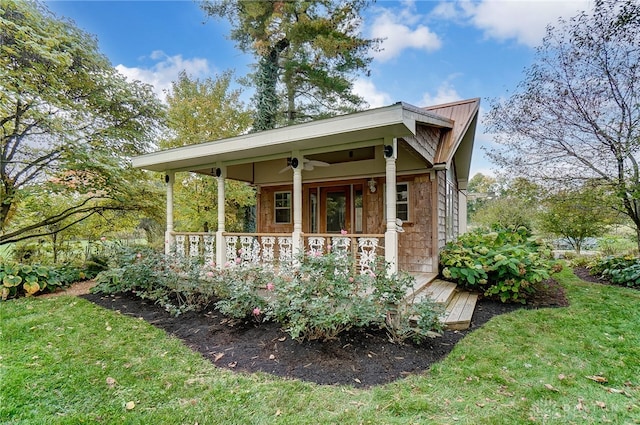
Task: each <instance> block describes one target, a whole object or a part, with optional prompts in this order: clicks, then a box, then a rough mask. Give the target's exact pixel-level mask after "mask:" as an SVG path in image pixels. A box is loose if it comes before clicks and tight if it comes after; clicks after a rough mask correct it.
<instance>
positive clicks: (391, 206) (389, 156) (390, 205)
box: [384, 139, 398, 274]
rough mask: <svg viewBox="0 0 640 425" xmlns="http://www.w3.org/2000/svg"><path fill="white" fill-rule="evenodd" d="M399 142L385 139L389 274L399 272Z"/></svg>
mask: <svg viewBox="0 0 640 425" xmlns="http://www.w3.org/2000/svg"><path fill="white" fill-rule="evenodd" d="M396 148H397V143H396V139H393V142H392V143H388V142H387V141H386V140H385V146H384V156H385V158H386V159H385V161H386V167H385V177H386V193H385V196H386V217H387V230H386V232H385V233H384V260H385V262H386V263H388V264H389V270H388V272H389V274H394V273H397V272H398V229H397V227H396V216H397V214H396V158H397V152H396Z"/></svg>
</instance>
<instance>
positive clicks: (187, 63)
mask: <svg viewBox="0 0 640 425" xmlns="http://www.w3.org/2000/svg"><path fill="white" fill-rule="evenodd" d="M149 58H150V59H151V60H153V61H156V63H155V64H154V65H153V66H151V67H150V68H137V67H133V68H129V67H127V66H125V65H122V64H120V65H117V66H116V69H117V70H118V72H120V73H121V74H122V75H124V76H125V77H127V78H128V79H131V80H139V81H142V82H143V83H147V84H151V85H152V86H153V91H154V92H155V93H156V95H157V96H158V97H159V98H160V99H162V100H163V101H164V100H165V99H166V93H165V91H168V90H170V89H171V82H172V81H175V80H177V79H178V74H179V73H180V72H181V71H186V73H187V74H189V75H190V76H192V77H195V78H199V77H203V76H207V75H209V74H211V69H210V67H209V63H208V62H207V60H206V59H202V58H192V59H183V58H182V55H175V56H168V55H167V54H165V53H164V52H162V51H160V50H155V51H153V52H152V53H151V55H150V56H149Z"/></svg>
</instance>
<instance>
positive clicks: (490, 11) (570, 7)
mask: <svg viewBox="0 0 640 425" xmlns="http://www.w3.org/2000/svg"><path fill="white" fill-rule="evenodd" d="M590 4H592V1H590V0H563V1H549V0H525V1H515V0H482V1H481V2H479V3H472V2H469V1H465V2H461V3H458V4H457V5H458V6H459V7H460V8H459V9H458V11H459V13H460V14H462V15H464V16H466V17H467V18H468V19H469V20H470V22H471V23H472V24H473V25H474V26H475V27H477V28H479V29H481V30H483V31H484V34H485V36H486V37H489V38H494V39H497V40H507V39H515V40H516V41H517V42H518V43H521V44H524V45H526V46H530V47H534V46H537V45H539V44H540V42H541V41H542V38H543V37H544V35H545V32H546V27H547V25H549V24H554V23H556V22H557V20H558V18H559V17H564V18H569V17H572V16H575V15H576V14H577V13H578V11H580V10H585V9H588V8H589V6H590ZM434 12H437V13H439V16H441V17H443V18H446V17H452V16H454V14H453V13H452V11H451V6H441V7H439V8H436V9H435V10H434Z"/></svg>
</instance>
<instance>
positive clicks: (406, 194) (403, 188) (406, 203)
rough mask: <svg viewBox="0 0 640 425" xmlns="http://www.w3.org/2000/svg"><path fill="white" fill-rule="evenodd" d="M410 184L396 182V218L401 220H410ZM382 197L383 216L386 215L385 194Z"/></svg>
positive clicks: (384, 189) (384, 190)
mask: <svg viewBox="0 0 640 425" xmlns="http://www.w3.org/2000/svg"><path fill="white" fill-rule="evenodd" d="M410 188H411V185H410V183H409V182H403V183H396V218H399V219H400V220H402V221H403V222H408V221H410V218H411V213H410V211H411V195H410V194H411V190H410ZM386 191H387V185H386V184H385V185H384V188H383V194H386ZM383 198H384V217H385V218H386V217H387V196H386V195H383Z"/></svg>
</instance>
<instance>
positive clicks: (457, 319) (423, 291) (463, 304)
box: [406, 273, 478, 330]
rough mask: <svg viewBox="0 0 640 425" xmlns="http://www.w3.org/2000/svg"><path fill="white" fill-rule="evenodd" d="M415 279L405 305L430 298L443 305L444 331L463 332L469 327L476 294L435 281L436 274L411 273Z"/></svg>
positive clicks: (476, 297) (445, 282)
mask: <svg viewBox="0 0 640 425" xmlns="http://www.w3.org/2000/svg"><path fill="white" fill-rule="evenodd" d="M412 276H413V277H414V278H415V279H416V283H415V285H414V287H413V291H412V292H411V293H410V294H408V296H407V298H406V302H407V303H416V302H419V301H421V300H423V299H425V298H431V299H432V300H434V301H435V302H437V303H441V304H444V305H445V314H444V317H443V323H444V327H445V329H451V330H463V329H468V328H469V326H470V325H471V318H472V317H473V312H474V310H475V308H476V302H477V301H478V294H475V293H471V292H466V291H462V290H459V289H457V285H456V284H455V283H453V282H448V281H446V280H441V279H437V273H412Z"/></svg>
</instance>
